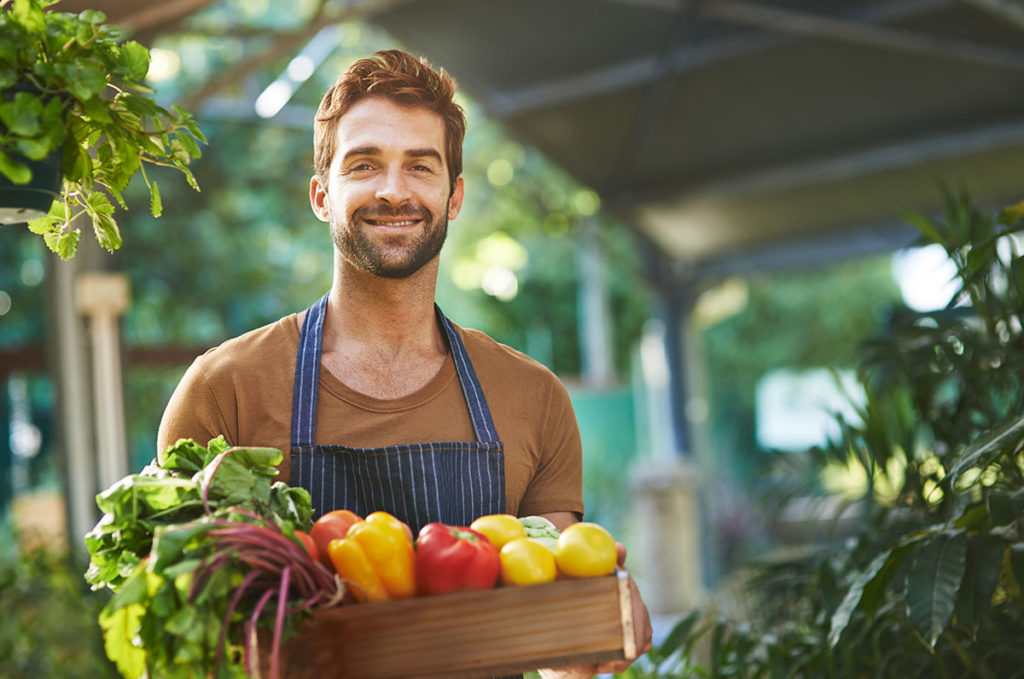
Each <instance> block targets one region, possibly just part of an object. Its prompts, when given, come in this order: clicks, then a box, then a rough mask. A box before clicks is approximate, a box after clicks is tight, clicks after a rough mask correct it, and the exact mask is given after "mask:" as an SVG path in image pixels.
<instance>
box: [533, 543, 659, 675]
mask: <svg viewBox="0 0 1024 679" xmlns="http://www.w3.org/2000/svg"><path fill="white" fill-rule="evenodd" d="M616 547H617V548H618V550H619V559H618V560H619V567H620V568H622V567H623V565H624V564H625V563H626V547H625V546H624V545H623V544H622V543H616ZM629 599H630V602H631V603H632V608H633V635H634V639H635V641H636V650H637V658H639V657H640V656H642V655H643V654H644V653H647V651H649V650H651V643H652V642H651V640H652V636H653V630H652V629H651V616H650V614H649V613H648V612H647V606H646V605H645V604H644V601H643V599H642V598H641V597H640V591H639V590H638V589H637V587H636V583H635V582H634V581H633V576H631V575H630V576H629ZM635 659H636V658H633V659H632V660H612V661H609V662H604V663H600V664H594V665H573V666H571V667H560V668H557V669H542V670H539V672H540V676H541V677H543V678H544V679H589V678H590V677H593V676H594V675H596V674H614V673H616V672H625V671H626V669H627V668H628V667H629V666H630V665H632V664H633V660H635Z"/></svg>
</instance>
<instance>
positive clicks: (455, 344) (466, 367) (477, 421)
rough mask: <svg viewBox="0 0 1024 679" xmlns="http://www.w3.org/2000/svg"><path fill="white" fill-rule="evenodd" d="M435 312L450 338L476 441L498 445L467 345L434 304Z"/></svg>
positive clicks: (496, 432)
mask: <svg viewBox="0 0 1024 679" xmlns="http://www.w3.org/2000/svg"><path fill="white" fill-rule="evenodd" d="M434 310H435V311H436V312H437V320H438V322H439V323H440V324H441V327H443V328H444V332H445V334H446V335H447V336H448V346H449V347H450V348H451V350H452V358H453V359H455V372H456V373H458V376H459V384H461V385H462V395H463V396H464V397H465V399H466V406H467V407H468V408H469V418H470V419H471V420H472V421H473V431H474V432H476V440H477V441H480V442H481V443H497V442H498V440H499V439H498V430H497V429H495V427H494V419H493V418H492V417H491V408H490V406H488V405H487V398H486V397H484V390H483V388H482V387H481V386H480V380H479V379H477V376H476V370H475V369H474V368H473V363H472V362H471V361H470V360H469V353H468V352H467V351H466V345H465V344H463V343H462V337H460V336H459V333H458V331H456V330H455V325H454V324H453V323H452V322H451V321H450V320H448V317H447V316H445V315H444V314H443V313H442V312H441V308H440V307H439V306H437V304H434Z"/></svg>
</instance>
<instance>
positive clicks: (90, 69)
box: [54, 61, 107, 102]
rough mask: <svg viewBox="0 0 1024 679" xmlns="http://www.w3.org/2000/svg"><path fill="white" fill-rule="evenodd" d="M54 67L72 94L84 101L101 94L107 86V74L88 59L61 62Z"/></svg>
mask: <svg viewBox="0 0 1024 679" xmlns="http://www.w3.org/2000/svg"><path fill="white" fill-rule="evenodd" d="M54 68H55V70H56V71H57V74H58V75H60V76H61V77H62V78H64V80H65V81H66V84H67V88H68V90H69V91H70V92H71V94H73V95H74V96H75V98H77V99H79V100H81V101H83V102H84V101H88V100H89V99H92V98H93V97H95V96H97V95H99V94H100V93H102V92H103V90H105V89H106V87H107V74H106V73H104V72H103V70H102V69H100V67H99V66H97V65H96V64H93V63H90V62H88V61H75V62H74V63H70V64H68V63H61V64H57V65H56V66H55V67H54Z"/></svg>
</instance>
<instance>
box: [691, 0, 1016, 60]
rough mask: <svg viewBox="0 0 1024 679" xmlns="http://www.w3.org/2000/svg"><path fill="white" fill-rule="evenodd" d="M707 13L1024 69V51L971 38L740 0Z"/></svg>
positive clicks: (710, 6) (717, 2) (717, 4)
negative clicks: (1004, 47) (991, 44)
mask: <svg viewBox="0 0 1024 679" xmlns="http://www.w3.org/2000/svg"><path fill="white" fill-rule="evenodd" d="M703 11H704V13H705V14H707V15H708V16H712V17H715V18H716V19H724V20H728V21H734V22H737V23H742V24H746V25H750V26H757V27H759V28H767V29H771V30H774V31H779V32H782V33H790V34H794V35H806V36H811V37H816V38H825V39H830V40H840V41H844V42H853V43H859V44H866V45H870V46H873V47H881V48H884V49H891V50H894V51H900V52H915V53H919V54H928V55H933V56H942V57H947V58H950V59H959V60H961V61H969V62H974V63H981V64H986V65H989V66H998V67H1001V68H1009V69H1014V70H1024V52H1021V51H1017V50H1008V49H1002V48H999V47H990V46H989V45H984V44H982V43H977V42H973V41H970V40H962V39H957V38H953V37H949V36H940V35H929V34H926V33H918V32H915V31H908V30H903V29H897V28H888V27H885V26H877V25H874V24H870V23H867V22H864V21H857V20H848V19H837V18H834V17H830V16H824V15H821V14H810V13H807V12H799V11H794V10H789V9H780V8H778V7H768V6H766V5H759V4H755V3H750V2H740V1H738V0H712V1H711V2H708V3H706V4H705V5H704V6H703Z"/></svg>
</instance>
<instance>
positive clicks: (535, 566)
mask: <svg viewBox="0 0 1024 679" xmlns="http://www.w3.org/2000/svg"><path fill="white" fill-rule="evenodd" d="M499 556H500V558H501V582H502V584H505V585H540V584H543V583H545V582H551V581H552V580H554V579H555V578H556V577H558V567H557V566H556V565H555V555H554V553H553V552H552V551H551V550H550V549H548V548H547V547H545V546H544V545H542V544H540V543H539V542H537V541H535V540H533V539H532V538H516V539H514V540H510V541H509V542H506V543H505V546H504V547H502V548H501V551H500V552H499Z"/></svg>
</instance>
